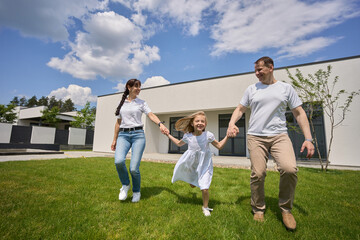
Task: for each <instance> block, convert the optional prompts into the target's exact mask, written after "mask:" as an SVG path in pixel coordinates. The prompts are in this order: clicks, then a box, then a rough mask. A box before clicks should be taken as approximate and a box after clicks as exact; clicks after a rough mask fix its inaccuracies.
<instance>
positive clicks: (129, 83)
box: [115, 78, 141, 116]
mask: <svg viewBox="0 0 360 240" xmlns="http://www.w3.org/2000/svg"><path fill="white" fill-rule="evenodd" d="M135 85H136V86H139V87H140V86H141V82H140V80H137V79H135V78H133V79H130V80H129V81H127V82H126V85H125V91H124V93H123V95H122V98H121V101H120V103H119V106H118V107H117V108H116V111H115V116H117V115H119V114H120V109H121V107H122V105H124V102H125V99H126V98H127V96H128V95H129V88H131V87H133V86H135Z"/></svg>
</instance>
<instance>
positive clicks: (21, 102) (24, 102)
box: [19, 96, 27, 107]
mask: <svg viewBox="0 0 360 240" xmlns="http://www.w3.org/2000/svg"><path fill="white" fill-rule="evenodd" d="M26 104H27V100H26V97H25V96H23V97H22V98H20V100H19V106H22V107H25V106H26Z"/></svg>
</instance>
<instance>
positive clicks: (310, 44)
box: [278, 37, 340, 59]
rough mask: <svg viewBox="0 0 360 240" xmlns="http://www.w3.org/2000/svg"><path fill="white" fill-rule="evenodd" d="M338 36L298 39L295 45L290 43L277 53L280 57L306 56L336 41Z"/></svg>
mask: <svg viewBox="0 0 360 240" xmlns="http://www.w3.org/2000/svg"><path fill="white" fill-rule="evenodd" d="M339 39H340V38H337V39H332V38H324V37H318V38H313V39H310V40H304V41H298V42H297V43H296V45H294V46H293V45H290V46H287V47H284V48H282V49H281V50H280V51H279V52H278V54H279V55H280V57H279V59H281V58H292V57H303V56H307V55H309V54H310V53H313V52H314V51H319V50H320V49H322V48H325V47H327V46H330V45H331V44H333V43H334V42H336V41H338V40H339Z"/></svg>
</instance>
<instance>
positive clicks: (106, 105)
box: [93, 56, 360, 166]
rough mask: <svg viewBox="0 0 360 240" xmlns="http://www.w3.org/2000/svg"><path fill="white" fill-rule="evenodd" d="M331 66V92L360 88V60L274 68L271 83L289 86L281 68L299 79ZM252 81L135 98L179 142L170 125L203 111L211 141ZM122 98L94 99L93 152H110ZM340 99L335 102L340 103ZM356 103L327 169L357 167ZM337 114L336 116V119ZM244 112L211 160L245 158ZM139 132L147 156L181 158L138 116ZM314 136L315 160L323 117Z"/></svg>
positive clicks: (189, 85) (325, 143)
mask: <svg viewBox="0 0 360 240" xmlns="http://www.w3.org/2000/svg"><path fill="white" fill-rule="evenodd" d="M328 65H331V66H332V75H331V78H330V81H332V79H334V77H335V76H338V77H339V83H338V84H337V86H336V89H335V91H334V92H336V91H337V90H340V89H345V90H347V91H354V90H357V89H360V81H359V80H358V76H357V68H358V67H359V66H360V56H354V57H349V58H342V59H334V60H329V61H323V62H314V63H309V64H303V65H296V66H288V67H283V68H275V71H274V76H275V78H276V79H277V80H280V81H285V82H288V83H290V79H289V77H288V75H287V72H286V69H288V70H289V71H290V72H291V73H292V74H293V75H295V70H296V69H299V70H300V71H301V72H302V73H303V75H304V76H307V74H314V73H315V72H316V71H317V70H319V69H323V70H326V68H327V66H328ZM257 81H258V79H257V78H256V76H255V74H254V73H253V72H248V73H242V74H235V75H229V76H221V77H214V78H208V79H201V80H195V81H188V82H182V83H176V84H170V85H165V86H158V87H152V88H147V89H143V90H142V91H141V93H140V95H139V98H141V99H144V100H146V102H147V103H148V105H149V107H150V108H151V110H152V112H154V113H155V114H156V115H157V116H158V117H159V118H160V119H161V120H162V121H165V125H166V127H168V128H169V130H170V132H171V133H172V135H174V136H175V137H178V138H181V136H182V133H180V132H177V131H175V129H174V125H175V122H176V120H177V119H179V118H181V117H183V116H186V115H188V114H190V113H193V112H196V111H200V110H201V111H204V112H205V113H206V115H207V118H208V125H207V128H206V129H207V130H208V131H211V132H213V133H214V135H215V137H216V139H218V140H220V139H222V138H223V137H224V136H225V134H226V130H227V125H228V122H229V120H230V117H231V114H232V112H233V110H234V109H235V108H236V106H237V105H238V104H239V102H240V99H241V97H242V95H243V93H244V91H245V89H246V88H247V87H248V86H249V85H250V84H253V83H256V82H257ZM121 96H122V93H121V92H120V93H115V94H109V95H103V96H98V101H97V114H96V121H95V133H94V144H93V150H94V151H98V152H111V150H110V145H111V143H112V139H113V135H114V124H115V121H116V117H115V115H114V112H115V109H116V107H117V105H118V103H119V101H120V99H121ZM344 100H345V99H340V101H344ZM359 109H360V99H359V98H355V100H354V101H353V103H352V105H351V108H350V110H351V112H349V113H348V114H347V116H346V119H345V121H344V122H343V123H342V124H341V125H340V126H338V127H337V128H336V129H335V138H334V139H333V146H332V148H331V156H330V162H331V164H332V165H340V166H360V160H358V156H357V151H356V148H357V145H358V144H357V142H358V141H357V140H356V138H355V137H356V135H357V134H358V133H360V126H359V124H358V120H359V117H360V114H359V111H358V110H359ZM340 111H341V109H338V110H337V112H336V115H337V116H338V115H340ZM249 117H250V110H248V111H247V112H246V113H245V114H244V116H243V118H242V119H240V120H239V121H238V123H237V125H238V127H239V129H240V133H239V135H238V136H237V137H236V138H233V139H230V140H229V141H228V143H227V144H226V146H225V148H224V149H222V150H220V151H219V150H217V149H215V148H213V147H212V151H213V153H214V154H215V155H227V156H234V157H236V156H247V157H248V152H247V146H246V131H247V128H248V123H249ZM287 120H288V122H289V124H295V123H294V119H293V118H292V115H291V113H290V111H289V114H287ZM143 123H144V130H145V135H146V140H147V142H146V148H145V152H148V153H164V154H166V153H182V152H183V151H184V150H185V149H186V146H185V147H182V148H178V147H177V146H175V145H173V144H171V142H170V141H169V139H168V138H167V137H166V136H164V135H162V134H161V133H160V131H159V128H158V126H157V125H156V124H154V123H153V122H151V120H150V119H149V118H147V117H146V116H145V115H143ZM315 125H316V132H317V135H318V138H319V144H320V146H321V155H323V156H324V155H325V153H326V151H327V150H328V147H329V142H330V122H329V118H328V117H327V116H326V114H325V115H321V116H319V117H317V118H316V121H315ZM289 135H290V137H291V139H292V140H293V145H294V148H295V151H296V157H297V159H304V157H305V155H304V154H300V153H299V149H300V145H301V143H302V141H303V139H304V138H303V136H302V135H301V134H298V133H296V132H295V131H291V130H289Z"/></svg>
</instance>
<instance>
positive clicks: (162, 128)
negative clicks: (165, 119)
mask: <svg viewBox="0 0 360 240" xmlns="http://www.w3.org/2000/svg"><path fill="white" fill-rule="evenodd" d="M160 131H161V133H162V134H164V135H166V136H167V135H169V133H170V132H169V129H167V127H165V126H164V124H160Z"/></svg>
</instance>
